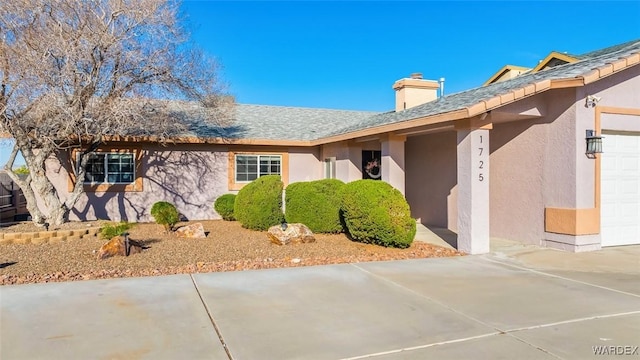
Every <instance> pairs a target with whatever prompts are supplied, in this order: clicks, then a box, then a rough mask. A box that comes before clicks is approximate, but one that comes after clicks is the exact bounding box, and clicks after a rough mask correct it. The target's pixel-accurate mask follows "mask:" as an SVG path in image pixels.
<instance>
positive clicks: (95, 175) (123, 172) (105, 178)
mask: <svg viewBox="0 0 640 360" xmlns="http://www.w3.org/2000/svg"><path fill="white" fill-rule="evenodd" d="M85 170H86V173H85V175H84V181H85V182H86V183H90V184H100V183H109V184H131V183H133V182H134V181H135V179H136V177H135V165H134V160H133V154H132V153H106V154H90V155H89V160H88V161H87V166H86V168H85Z"/></svg>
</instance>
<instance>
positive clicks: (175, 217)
mask: <svg viewBox="0 0 640 360" xmlns="http://www.w3.org/2000/svg"><path fill="white" fill-rule="evenodd" d="M151 216H153V218H154V220H155V221H156V223H157V224H160V225H163V226H164V228H165V229H166V230H167V231H171V230H173V225H175V224H177V223H178V221H179V220H180V214H179V213H178V209H176V207H175V206H174V205H173V204H172V203H169V202H166V201H158V202H157V203H155V204H153V206H152V207H151Z"/></svg>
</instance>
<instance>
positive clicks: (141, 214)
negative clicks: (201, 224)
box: [48, 145, 228, 222]
mask: <svg viewBox="0 0 640 360" xmlns="http://www.w3.org/2000/svg"><path fill="white" fill-rule="evenodd" d="M142 151H143V154H142V159H141V161H142V173H143V191H139V192H90V191H88V192H85V193H84V194H83V195H82V197H81V198H80V200H79V201H78V203H77V204H76V206H75V208H74V209H73V210H72V212H71V215H70V218H71V219H72V220H76V219H89V220H92V219H110V220H114V221H119V220H126V221H132V222H135V221H149V220H151V218H150V216H149V210H150V208H151V206H152V205H153V203H155V202H156V201H161V200H164V201H169V202H171V203H173V204H175V205H176V207H177V208H178V211H180V212H181V213H182V214H183V215H184V216H185V217H186V218H187V219H193V220H195V219H216V218H219V216H218V215H217V214H216V213H215V211H214V210H213V206H212V205H213V202H214V201H215V199H216V198H217V197H218V196H220V195H222V194H224V193H227V192H228V191H227V188H228V177H227V172H228V155H227V151H226V148H225V147H223V146H210V145H209V146H207V145H168V146H167V147H161V146H159V145H150V146H148V147H147V148H146V149H144V150H142ZM56 163H57V162H51V163H50V164H49V171H48V173H49V176H50V178H51V179H52V181H53V183H54V186H55V187H56V189H57V190H58V192H59V193H60V194H62V196H63V197H66V195H67V194H68V175H67V171H66V169H65V168H64V167H61V166H59V165H57V164H56Z"/></svg>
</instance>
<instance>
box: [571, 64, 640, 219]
mask: <svg viewBox="0 0 640 360" xmlns="http://www.w3.org/2000/svg"><path fill="white" fill-rule="evenodd" d="M588 95H595V96H598V97H600V98H601V100H600V101H599V102H598V103H597V106H604V107H622V108H635V109H638V108H640V65H636V66H634V67H632V68H629V69H627V70H624V71H621V72H619V73H616V74H613V75H611V76H608V77H606V78H604V79H602V80H600V81H597V82H595V83H592V84H588V85H586V86H584V87H582V88H578V89H577V91H576V102H575V109H576V133H575V138H576V143H577V144H578V147H577V149H576V154H575V159H576V168H577V176H578V179H579V180H578V181H577V186H576V194H577V195H576V196H577V201H576V203H577V204H576V205H577V206H576V207H578V208H590V207H594V206H595V198H594V190H593V189H594V186H595V181H596V180H595V167H594V160H593V159H589V158H587V157H586V156H585V153H584V152H585V147H586V145H585V130H587V129H594V128H595V108H593V107H586V106H585V98H586V97H587V96H588ZM633 120H634V119H633V117H631V116H628V117H626V118H624V119H623V118H622V116H615V115H607V114H605V115H604V116H603V117H602V123H601V129H602V130H618V131H637V129H638V125H637V124H636V123H635V121H633ZM603 151H607V150H606V138H605V139H604V141H603Z"/></svg>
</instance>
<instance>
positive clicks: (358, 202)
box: [341, 180, 416, 248]
mask: <svg viewBox="0 0 640 360" xmlns="http://www.w3.org/2000/svg"><path fill="white" fill-rule="evenodd" d="M341 195H342V206H341V212H342V216H343V219H344V222H345V225H346V227H347V230H348V232H349V234H350V235H351V237H352V238H353V239H354V240H356V241H360V242H364V243H370V244H377V245H382V246H387V247H389V246H391V247H398V248H407V247H409V246H410V245H411V243H412V242H413V238H414V237H415V235H416V221H415V220H414V219H413V218H411V211H410V209H409V204H408V203H407V201H406V200H405V198H404V196H402V194H401V193H400V192H399V191H398V190H397V189H394V188H393V187H392V186H391V185H389V184H387V183H386V182H382V181H375V180H358V181H354V182H351V183H348V184H346V185H345V186H344V187H343V188H342V191H341Z"/></svg>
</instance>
